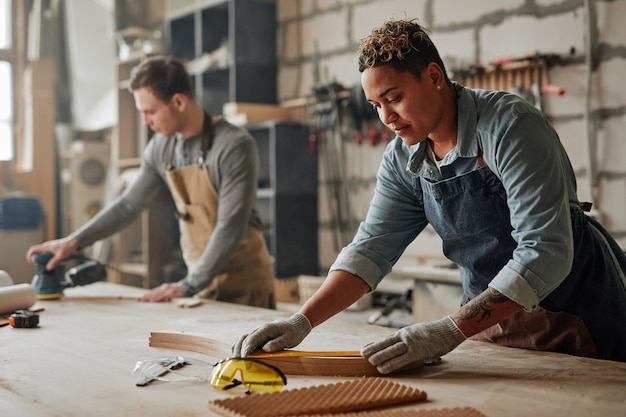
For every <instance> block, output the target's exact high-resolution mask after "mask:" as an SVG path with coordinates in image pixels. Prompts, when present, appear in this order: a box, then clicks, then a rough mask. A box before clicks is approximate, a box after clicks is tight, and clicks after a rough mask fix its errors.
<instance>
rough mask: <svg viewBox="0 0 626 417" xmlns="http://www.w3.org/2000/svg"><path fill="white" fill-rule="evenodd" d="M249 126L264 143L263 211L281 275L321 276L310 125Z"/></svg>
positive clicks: (261, 147)
mask: <svg viewBox="0 0 626 417" xmlns="http://www.w3.org/2000/svg"><path fill="white" fill-rule="evenodd" d="M247 129H248V130H249V131H250V133H251V134H252V136H254V138H255V139H256V141H257V143H258V146H259V156H260V160H261V166H260V173H259V191H258V204H259V212H260V214H261V221H262V222H263V225H264V230H263V234H264V235H265V239H266V242H267V245H268V248H269V250H270V253H271V254H272V256H273V257H274V269H275V272H276V277H277V278H288V277H294V276H297V275H317V273H318V269H319V267H318V222H317V206H318V201H317V200H318V191H317V187H318V184H317V183H318V180H317V178H318V175H317V169H318V168H317V153H315V152H311V151H310V150H309V134H308V133H309V131H308V127H306V126H305V125H302V124H300V123H288V122H265V123H259V124H254V125H249V126H247Z"/></svg>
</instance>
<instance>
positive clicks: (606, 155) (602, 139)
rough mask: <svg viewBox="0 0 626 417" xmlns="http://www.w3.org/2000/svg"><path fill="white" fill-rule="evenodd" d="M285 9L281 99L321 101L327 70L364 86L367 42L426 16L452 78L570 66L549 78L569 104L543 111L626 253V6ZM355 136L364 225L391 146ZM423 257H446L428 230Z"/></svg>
mask: <svg viewBox="0 0 626 417" xmlns="http://www.w3.org/2000/svg"><path fill="white" fill-rule="evenodd" d="M277 5H278V21H279V26H278V35H277V36H278V46H279V48H278V54H279V57H278V58H279V97H280V99H281V100H289V99H293V98H297V97H303V96H307V95H310V94H311V91H312V90H311V88H312V86H313V85H314V81H315V80H314V73H315V71H314V70H315V68H316V67H317V68H318V69H319V74H320V76H321V78H322V79H321V81H323V82H330V81H335V82H338V83H340V84H342V85H344V86H346V87H352V86H355V85H359V84H360V81H359V80H360V74H359V72H358V69H357V63H356V59H357V56H356V51H357V48H358V45H359V41H360V39H361V38H363V37H364V36H366V35H367V34H368V33H369V32H370V31H371V29H372V28H374V27H376V26H379V25H380V24H382V23H383V22H384V21H385V20H387V19H389V18H417V19H419V21H420V23H421V24H423V25H424V26H425V27H427V28H429V29H430V30H431V32H432V38H433V41H434V42H435V44H436V45H437V46H438V48H439V52H440V54H441V55H442V57H443V59H444V61H445V64H446V66H447V68H448V70H450V69H451V68H453V67H456V68H458V67H462V66H467V65H472V64H485V63H488V62H490V61H491V60H493V59H496V58H501V57H506V56H522V55H525V54H527V53H530V52H534V51H537V52H540V53H545V54H557V55H559V56H561V57H563V58H565V59H562V60H560V62H559V64H557V65H554V66H551V67H550V70H549V72H548V79H549V80H550V83H551V84H555V85H557V86H560V87H563V88H565V91H566V92H565V95H563V96H555V95H543V97H542V100H543V110H544V112H545V113H546V114H547V115H548V116H549V117H550V119H551V120H552V122H553V124H554V126H555V128H556V130H557V131H558V133H559V135H560V136H561V140H562V141H563V143H564V145H565V147H566V149H567V150H568V152H569V156H570V159H571V161H572V164H573V166H574V169H575V171H576V175H577V180H578V186H579V197H580V199H581V200H583V201H593V203H594V208H595V209H596V212H595V214H596V215H597V216H598V218H599V219H600V220H601V221H602V223H603V224H604V225H605V226H606V227H607V228H608V229H609V230H610V231H611V232H612V233H613V235H614V236H616V237H617V238H618V240H619V242H620V244H621V245H622V247H623V248H626V133H624V132H626V87H625V86H624V77H623V75H624V74H626V26H625V25H624V24H623V21H624V18H626V1H624V0H613V1H611V0H605V1H593V0H589V1H581V0H296V1H294V0H277ZM587 41H589V42H587ZM588 46H590V48H591V49H588ZM588 50H590V51H591V53H590V54H589V53H588V52H587V51H588ZM316 57H317V58H316ZM588 57H590V58H589V59H587V58H588ZM316 63H317V64H316ZM344 136H345V137H344V140H343V147H344V155H345V166H346V177H347V182H346V183H347V184H348V185H347V186H348V189H349V193H350V208H351V216H352V218H353V219H354V220H355V221H356V223H355V224H358V221H360V220H361V219H363V218H364V216H365V213H366V212H367V208H368V203H369V199H370V197H371V194H372V192H373V187H374V182H375V175H376V170H377V168H378V162H379V161H380V157H381V154H382V152H383V150H384V146H385V144H384V143H380V144H377V145H375V146H370V145H368V144H362V145H357V144H356V143H355V141H354V140H352V136H351V135H350V134H349V133H347V134H345V135H344ZM323 158H324V155H320V161H322V160H323ZM320 169H321V170H322V171H323V170H324V167H323V165H320ZM330 181H332V178H328V177H324V174H322V176H321V177H320V253H321V255H320V266H321V268H322V271H325V269H326V268H327V267H328V266H330V264H331V263H332V261H333V260H334V259H335V256H336V251H335V249H334V247H333V246H334V245H333V244H332V242H331V241H332V236H333V234H332V222H331V220H332V216H333V214H332V213H331V211H330V210H329V209H328V204H327V203H328V201H327V199H328V198H329V197H328V186H329V183H330ZM422 256H432V257H438V256H442V254H441V247H440V241H439V238H438V237H437V236H436V235H435V234H434V233H433V232H432V231H431V230H428V229H427V231H426V232H425V233H424V234H423V235H422V236H420V237H419V238H418V239H417V240H416V241H415V242H414V243H413V244H412V245H411V246H410V247H409V248H408V249H407V251H406V252H405V256H403V258H402V260H401V261H402V262H413V259H415V258H416V257H422Z"/></svg>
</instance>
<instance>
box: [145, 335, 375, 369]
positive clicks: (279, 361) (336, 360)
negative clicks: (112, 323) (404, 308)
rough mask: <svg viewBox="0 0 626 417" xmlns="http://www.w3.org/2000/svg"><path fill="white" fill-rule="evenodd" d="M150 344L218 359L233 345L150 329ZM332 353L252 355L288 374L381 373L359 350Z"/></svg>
mask: <svg viewBox="0 0 626 417" xmlns="http://www.w3.org/2000/svg"><path fill="white" fill-rule="evenodd" d="M149 344H150V346H152V347H161V348H169V349H181V350H188V351H192V352H198V353H203V354H206V355H210V356H215V357H218V358H220V357H223V358H225V357H228V356H231V345H230V344H227V343H223V342H220V341H218V340H214V339H211V338H209V337H205V336H202V335H200V334H191V333H188V332H185V333H182V332H158V331H157V332H151V333H150V341H149ZM290 353H291V355H290ZM330 354H332V352H328V351H327V352H324V351H315V352H312V351H311V352H307V351H298V350H295V351H282V352H276V353H275V354H271V353H270V354H266V353H260V354H252V355H250V356H251V357H259V358H263V362H266V363H267V364H269V365H273V366H276V367H277V368H279V369H280V370H281V371H283V372H284V373H285V374H287V375H314V376H366V375H379V373H378V371H377V370H376V368H375V367H374V366H372V365H371V364H370V363H369V362H368V361H367V359H365V358H364V357H362V356H361V355H360V354H358V352H354V351H350V352H343V353H337V352H335V356H329V355H330ZM337 355H340V356H337ZM346 355H350V356H346Z"/></svg>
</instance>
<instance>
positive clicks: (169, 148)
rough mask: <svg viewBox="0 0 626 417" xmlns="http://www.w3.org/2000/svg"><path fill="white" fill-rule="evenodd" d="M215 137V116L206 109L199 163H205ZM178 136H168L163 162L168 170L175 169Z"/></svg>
mask: <svg viewBox="0 0 626 417" xmlns="http://www.w3.org/2000/svg"><path fill="white" fill-rule="evenodd" d="M214 137H215V126H214V125H213V118H212V117H211V115H210V114H209V113H207V112H206V111H205V112H204V122H203V124H202V141H201V142H200V156H199V157H198V164H199V165H204V159H205V158H204V156H205V155H206V153H207V152H208V151H209V150H210V149H211V147H212V146H213V138H214ZM175 138H176V136H175V135H173V136H170V137H169V138H167V140H168V142H167V145H165V163H164V164H163V165H164V166H163V167H164V168H165V170H166V171H171V170H172V169H174V152H175V148H176V146H175V145H176V140H175Z"/></svg>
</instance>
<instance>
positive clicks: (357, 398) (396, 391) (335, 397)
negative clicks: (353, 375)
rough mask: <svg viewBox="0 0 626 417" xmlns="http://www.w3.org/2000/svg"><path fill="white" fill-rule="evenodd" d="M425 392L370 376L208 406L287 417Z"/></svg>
mask: <svg viewBox="0 0 626 417" xmlns="http://www.w3.org/2000/svg"><path fill="white" fill-rule="evenodd" d="M425 399H426V392H424V391H421V390H419V389H416V388H412V387H408V386H406V385H402V384H398V383H396V382H393V381H389V380H387V379H384V378H378V377H369V378H367V377H366V378H361V379H357V380H354V381H348V382H340V383H336V384H327V385H320V386H313V387H306V388H298V389H292V390H284V391H281V392H273V393H254V394H252V395H249V396H245V397H236V398H227V399H220V400H213V401H211V402H209V408H210V409H211V410H213V411H216V412H218V413H220V414H221V415H223V416H227V417H285V416H307V415H315V414H331V413H341V412H353V411H360V410H368V409H372V408H376V407H383V406H386V405H392V404H401V403H407V402H411V401H423V400H425Z"/></svg>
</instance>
